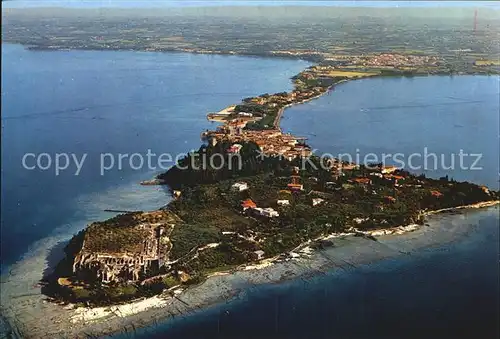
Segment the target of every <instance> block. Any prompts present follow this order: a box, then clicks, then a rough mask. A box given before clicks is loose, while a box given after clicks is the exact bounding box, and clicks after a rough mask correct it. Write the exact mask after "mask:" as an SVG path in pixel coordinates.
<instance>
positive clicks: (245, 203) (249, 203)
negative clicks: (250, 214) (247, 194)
mask: <svg viewBox="0 0 500 339" xmlns="http://www.w3.org/2000/svg"><path fill="white" fill-rule="evenodd" d="M241 207H242V208H243V210H246V209H248V208H256V207H257V204H256V203H255V202H253V200H252V199H247V200H244V201H242V202H241Z"/></svg>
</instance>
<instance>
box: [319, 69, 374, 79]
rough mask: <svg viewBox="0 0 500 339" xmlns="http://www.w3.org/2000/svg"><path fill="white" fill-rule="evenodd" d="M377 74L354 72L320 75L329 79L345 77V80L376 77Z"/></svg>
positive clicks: (324, 73)
mask: <svg viewBox="0 0 500 339" xmlns="http://www.w3.org/2000/svg"><path fill="white" fill-rule="evenodd" d="M378 74H379V73H378V72H354V71H352V72H351V71H329V72H323V73H320V75H322V76H329V77H346V78H363V77H371V76H374V75H378Z"/></svg>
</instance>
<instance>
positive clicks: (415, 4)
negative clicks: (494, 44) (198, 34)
mask: <svg viewBox="0 0 500 339" xmlns="http://www.w3.org/2000/svg"><path fill="white" fill-rule="evenodd" d="M233 6H234V7H240V6H250V7H253V6H256V7H260V6H272V7H274V6H304V7H366V8H400V7H403V8H436V7H445V8H446V7H458V8H460V7H475V8H481V7H482V8H488V9H500V2H498V1H477V2H476V1H422V0H420V1H394V0H390V1H371V0H354V1H317V0H302V1H297V0H281V1H272V0H253V1H252V0H236V1H235V0H218V1H212V0H208V1H192V0H188V1H179V0H172V1H160V0H146V1H136V0H40V1H34V0H2V8H7V9H9V8H73V9H91V8H112V9H121V8H188V7H233Z"/></svg>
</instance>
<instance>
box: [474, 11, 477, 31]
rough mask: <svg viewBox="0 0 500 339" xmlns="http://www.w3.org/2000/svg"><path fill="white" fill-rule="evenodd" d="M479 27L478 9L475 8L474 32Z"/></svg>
mask: <svg viewBox="0 0 500 339" xmlns="http://www.w3.org/2000/svg"><path fill="white" fill-rule="evenodd" d="M476 29H477V9H475V10H474V33H476Z"/></svg>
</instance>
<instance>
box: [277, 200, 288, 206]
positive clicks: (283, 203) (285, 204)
mask: <svg viewBox="0 0 500 339" xmlns="http://www.w3.org/2000/svg"><path fill="white" fill-rule="evenodd" d="M276 202H277V203H278V205H280V206H289V205H290V201H289V200H278V201H276Z"/></svg>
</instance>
